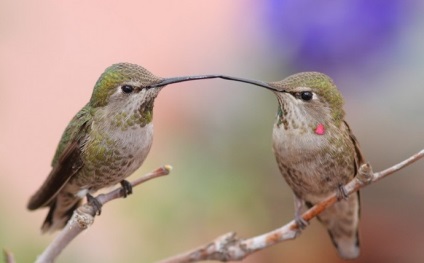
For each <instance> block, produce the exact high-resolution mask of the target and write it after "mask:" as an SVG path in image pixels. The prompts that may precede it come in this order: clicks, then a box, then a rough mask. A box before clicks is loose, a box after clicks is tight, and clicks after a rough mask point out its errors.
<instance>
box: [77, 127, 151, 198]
mask: <svg viewBox="0 0 424 263" xmlns="http://www.w3.org/2000/svg"><path fill="white" fill-rule="evenodd" d="M152 141H153V124H152V123H149V124H147V125H146V126H144V127H140V126H138V127H134V129H128V130H126V131H118V132H116V133H109V134H108V136H104V138H101V140H97V141H96V140H93V141H87V143H86V145H85V151H83V152H84V154H83V162H84V166H83V167H82V169H81V170H80V171H79V172H78V174H76V175H75V177H74V178H73V180H71V182H70V184H74V185H76V186H78V188H79V190H83V189H89V191H90V192H95V191H97V190H98V189H100V188H104V187H109V186H113V185H115V184H117V183H119V182H121V181H122V180H124V179H125V178H126V177H128V176H130V175H131V174H132V173H133V172H135V171H136V170H137V169H138V168H139V167H140V166H141V165H142V163H143V162H144V160H145V158H146V157H147V154H148V153H149V151H150V148H151V145H152Z"/></svg>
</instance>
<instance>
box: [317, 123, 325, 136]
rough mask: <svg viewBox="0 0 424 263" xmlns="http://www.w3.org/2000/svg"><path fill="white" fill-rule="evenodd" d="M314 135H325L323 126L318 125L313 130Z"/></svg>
mask: <svg viewBox="0 0 424 263" xmlns="http://www.w3.org/2000/svg"><path fill="white" fill-rule="evenodd" d="M315 133H316V134H318V135H323V134H324V133H325V128H324V125H323V124H321V123H319V124H318V125H317V127H316V128H315Z"/></svg>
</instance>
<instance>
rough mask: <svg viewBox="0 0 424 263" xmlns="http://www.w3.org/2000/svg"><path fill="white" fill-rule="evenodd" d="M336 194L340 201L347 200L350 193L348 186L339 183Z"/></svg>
mask: <svg viewBox="0 0 424 263" xmlns="http://www.w3.org/2000/svg"><path fill="white" fill-rule="evenodd" d="M336 196H337V200H338V201H340V200H342V199H343V200H347V198H348V196H349V195H348V193H347V190H346V188H345V187H344V185H343V184H339V187H338V188H337V192H336Z"/></svg>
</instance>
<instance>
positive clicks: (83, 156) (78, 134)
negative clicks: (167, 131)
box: [27, 63, 220, 233]
mask: <svg viewBox="0 0 424 263" xmlns="http://www.w3.org/2000/svg"><path fill="white" fill-rule="evenodd" d="M217 77H220V76H214V75H201V76H188V77H176V78H160V77H157V76H155V75H153V74H152V73H150V72H149V71H147V70H146V69H145V68H143V67H141V66H139V65H135V64H130V63H119V64H114V65H112V66H110V67H108V68H107V69H106V70H105V72H104V73H103V74H102V75H101V76H100V78H99V79H98V81H97V82H96V84H95V86H94V90H93V93H92V96H91V99H90V101H89V102H88V103H87V104H86V105H85V106H84V107H83V108H82V109H81V110H80V111H79V112H78V113H77V114H76V115H75V117H74V118H73V119H72V120H71V122H70V123H69V125H68V126H67V127H66V129H65V131H64V133H63V135H62V138H61V140H60V142H59V145H58V147H57V150H56V153H55V155H54V158H53V161H52V170H51V172H50V174H49V175H48V177H47V179H46V180H45V181H44V183H43V184H42V186H41V187H40V188H39V189H38V191H37V192H36V193H35V194H34V195H33V196H32V197H31V198H30V200H29V203H28V206H27V207H28V209H29V210H35V209H38V208H42V207H49V212H48V214H47V217H46V219H45V220H44V223H43V225H42V228H41V229H42V232H43V233H44V232H47V231H54V230H58V229H61V228H63V227H64V226H65V224H66V223H67V221H68V220H69V218H70V217H71V216H72V213H73V211H74V210H75V209H76V208H77V207H78V206H80V204H81V200H82V198H83V197H85V196H86V197H87V199H88V201H89V202H93V204H95V205H96V206H97V208H98V209H99V210H98V211H99V212H100V205H99V203H98V202H95V201H96V200H95V199H94V198H93V197H92V196H91V194H92V193H94V192H96V191H97V190H99V189H101V188H105V187H109V186H113V185H115V184H117V183H121V184H122V186H123V187H124V189H125V191H126V194H130V193H131V191H132V190H131V185H130V184H129V183H128V182H127V181H125V178H126V177H128V176H129V175H131V174H132V173H133V172H134V171H135V170H137V169H138V168H139V167H140V166H141V165H142V163H143V161H144V159H145V158H146V156H147V154H148V153H149V150H150V147H151V145H152V140H153V124H152V117H153V104H154V100H155V98H156V97H157V95H158V93H159V91H160V90H161V88H162V87H163V86H165V85H167V84H172V83H177V82H183V81H190V80H197V79H207V78H217Z"/></svg>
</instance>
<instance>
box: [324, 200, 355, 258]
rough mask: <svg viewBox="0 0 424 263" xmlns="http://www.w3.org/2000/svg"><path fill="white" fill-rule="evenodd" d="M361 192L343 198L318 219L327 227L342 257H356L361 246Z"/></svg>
mask: <svg viewBox="0 0 424 263" xmlns="http://www.w3.org/2000/svg"><path fill="white" fill-rule="evenodd" d="M359 210H360V207H359V192H358V193H357V194H353V195H351V196H349V197H348V199H347V200H342V201H340V202H338V203H336V204H334V205H333V206H332V207H329V208H328V209H327V210H326V211H324V212H323V213H321V214H320V215H319V217H318V219H319V220H320V221H321V223H322V224H323V225H324V226H325V227H327V230H328V233H329V235H330V237H331V240H332V242H333V244H334V246H335V247H336V248H337V250H338V252H339V255H340V257H342V258H344V259H354V258H357V257H358V256H359V254H360V248H359V235H358V224H359V214H360V211H359Z"/></svg>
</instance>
